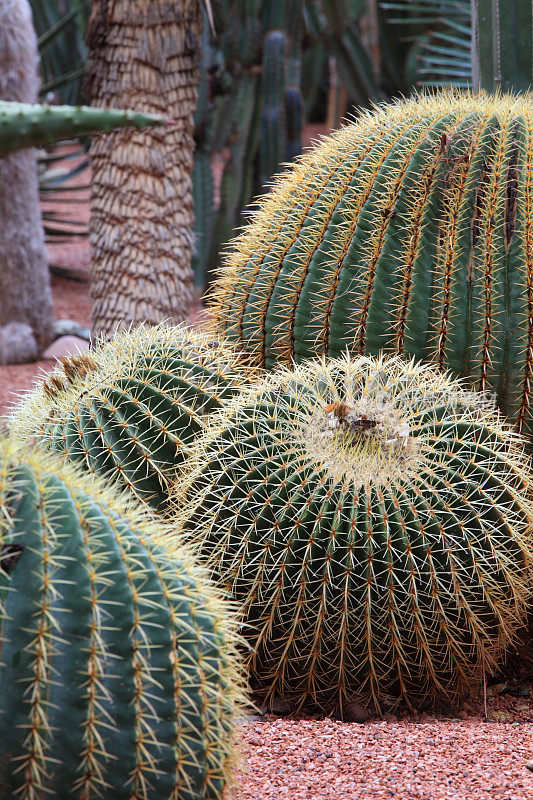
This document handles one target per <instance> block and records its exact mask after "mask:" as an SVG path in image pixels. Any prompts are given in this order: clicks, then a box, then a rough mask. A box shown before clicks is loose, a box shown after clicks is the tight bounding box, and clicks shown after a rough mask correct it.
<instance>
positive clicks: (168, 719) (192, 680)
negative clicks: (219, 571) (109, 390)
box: [0, 438, 242, 800]
mask: <svg viewBox="0 0 533 800" xmlns="http://www.w3.org/2000/svg"><path fill="white" fill-rule="evenodd" d="M170 536H171V532H170V531H168V530H166V529H165V525H164V524H162V523H158V524H157V526H154V525H153V523H152V522H150V520H149V518H148V515H147V514H143V513H142V511H141V510H140V509H139V508H138V507H136V505H134V503H133V500H130V499H126V498H125V497H124V496H121V495H120V494H117V492H116V491H113V490H111V489H109V488H108V487H106V486H105V485H104V483H103V482H102V481H101V480H100V479H97V478H96V477H94V476H86V475H83V474H82V473H81V472H79V471H77V470H76V469H75V468H74V467H73V466H72V465H69V464H68V463H65V462H64V461H63V460H60V459H59V458H58V457H56V456H51V455H50V454H46V453H43V452H37V451H28V452H22V451H20V450H19V449H18V448H17V447H14V446H13V443H12V442H10V441H9V440H8V439H5V438H4V439H2V440H1V441H0V620H1V626H2V628H1V629H2V636H1V640H0V785H1V787H2V796H3V797H6V798H7V797H10V798H14V797H17V798H20V800H44V798H47V797H61V798H62V799H63V800H79V798H82V797H83V798H89V797H91V798H92V797H108V798H113V800H130V798H134V797H135V798H138V799H139V800H175V798H177V797H179V798H183V799H184V800H199V798H206V799H207V798H210V799H211V798H221V797H222V796H223V791H224V786H225V785H226V783H227V780H228V778H229V774H230V769H231V765H232V759H233V749H234V748H233V742H232V724H233V723H232V716H233V713H234V711H235V709H236V708H237V707H238V706H239V704H240V702H241V695H242V690H241V685H242V682H241V679H240V677H239V668H238V667H237V663H238V662H237V661H236V659H235V641H236V639H235V630H236V622H235V618H234V616H233V611H232V609H231V607H228V606H227V604H226V602H225V601H224V600H223V599H222V598H221V597H220V595H219V593H217V592H216V591H215V590H214V589H213V587H212V586H211V584H210V583H209V582H208V580H207V579H206V578H205V576H204V574H203V571H202V570H201V569H199V568H198V567H197V566H196V565H195V563H194V561H193V560H192V558H191V554H190V552H189V551H188V550H187V549H186V548H184V547H183V546H181V545H180V544H179V542H177V540H176V537H175V535H174V541H173V548H172V553H170V551H169V550H166V549H165V548H164V546H163V544H162V542H163V539H165V541H169V539H170Z"/></svg>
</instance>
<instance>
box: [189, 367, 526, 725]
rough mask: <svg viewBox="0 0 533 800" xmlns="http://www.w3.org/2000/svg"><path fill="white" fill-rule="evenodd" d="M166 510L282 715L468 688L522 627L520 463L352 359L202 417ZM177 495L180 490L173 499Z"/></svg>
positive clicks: (420, 390)
mask: <svg viewBox="0 0 533 800" xmlns="http://www.w3.org/2000/svg"><path fill="white" fill-rule="evenodd" d="M195 456H196V458H195V462H194V463H195V466H194V468H193V469H192V471H191V473H190V475H189V478H188V479H187V481H186V483H185V485H184V486H183V487H178V494H177V499H178V507H179V509H180V511H179V513H180V515H181V518H182V520H183V524H184V526H185V528H187V529H189V530H190V531H191V533H193V532H196V536H197V539H198V547H199V549H200V550H201V551H202V553H203V556H204V558H205V561H206V563H207V564H208V565H209V566H210V568H212V569H213V571H214V573H215V574H216V576H217V578H218V580H220V582H221V585H222V586H224V587H225V588H227V589H228V590H229V591H231V592H233V594H234V596H235V598H236V599H237V600H238V601H239V602H240V603H241V604H242V606H243V609H244V612H245V620H246V623H247V625H246V626H245V627H244V635H245V636H246V638H247V639H248V641H249V644H250V654H249V655H248V665H249V668H250V672H251V680H252V686H253V688H254V689H255V690H256V691H257V692H258V693H259V694H260V695H261V696H263V697H264V698H266V700H267V701H269V700H272V698H273V697H274V696H275V695H281V696H282V698H283V699H284V700H285V701H286V702H287V703H288V704H289V706H290V707H291V708H293V709H298V708H300V707H302V706H303V707H311V708H313V707H318V708H320V709H322V710H325V711H327V712H329V711H330V710H332V709H334V710H337V711H338V710H339V709H340V710H341V711H342V708H343V707H345V706H346V704H348V703H350V702H352V701H356V702H363V703H368V702H373V703H374V704H375V705H376V706H378V707H379V706H380V705H381V704H382V703H383V702H387V701H392V700H398V699H403V700H405V701H406V702H408V703H410V704H412V705H417V704H418V703H420V702H422V701H424V700H426V699H428V698H430V699H443V698H446V699H448V700H449V699H454V698H456V697H458V696H461V695H462V694H464V693H465V692H466V691H468V690H471V689H472V688H475V687H476V686H477V685H478V684H479V681H480V678H481V674H482V670H483V668H486V669H487V670H488V671H490V669H491V668H492V667H494V665H495V664H496V663H497V662H498V659H499V658H500V657H501V654H502V651H503V649H504V648H505V646H506V645H507V644H508V642H509V641H510V640H511V639H512V637H513V633H514V631H516V628H517V626H518V625H519V624H520V619H521V618H523V609H524V600H525V598H526V596H527V594H528V591H529V590H528V581H529V577H528V575H529V569H530V567H529V566H528V565H530V564H531V554H532V549H531V548H532V537H531V508H530V505H529V502H528V499H527V491H528V488H527V481H526V473H525V472H524V469H523V464H525V461H524V458H523V454H521V450H520V448H519V446H518V445H517V444H516V442H515V440H514V438H513V435H512V433H511V432H510V431H509V430H507V429H506V428H505V427H504V426H503V425H502V423H501V422H500V421H499V419H498V417H497V415H496V413H495V412H494V411H493V410H492V409H491V408H489V407H488V406H487V405H486V403H485V404H483V403H482V401H481V399H480V397H479V396H478V395H476V394H470V393H467V392H466V391H463V390H461V389H459V388H458V386H457V385H456V384H454V382H451V381H449V380H448V379H447V378H445V377H442V376H439V375H438V374H437V373H435V372H433V371H432V370H430V369H428V368H426V367H416V366H413V363H411V364H405V363H402V362H401V361H400V360H399V359H393V360H389V361H388V362H385V361H377V362H376V361H374V360H372V359H369V358H367V357H365V356H360V357H358V358H356V359H354V360H352V361H349V360H338V361H332V362H331V363H329V364H326V363H324V362H323V363H320V362H316V363H313V362H311V363H310V364H308V365H306V364H304V365H301V366H300V367H299V368H298V369H296V370H295V371H294V372H289V371H283V370H282V371H281V372H280V373H279V374H276V375H274V376H272V377H271V378H270V379H268V378H267V379H265V380H264V382H262V383H261V384H259V385H258V386H257V387H255V388H253V389H251V390H249V391H248V392H247V393H245V395H244V396H242V397H241V398H240V399H238V400H236V401H234V403H233V405H232V406H230V407H229V408H228V409H227V411H226V412H224V413H221V414H219V415H218V417H217V418H215V419H214V420H213V421H212V423H211V426H210V429H209V431H208V432H207V433H206V435H205V436H204V439H203V440H202V441H201V442H200V443H199V445H198V447H197V450H196V453H195ZM180 490H181V491H180Z"/></svg>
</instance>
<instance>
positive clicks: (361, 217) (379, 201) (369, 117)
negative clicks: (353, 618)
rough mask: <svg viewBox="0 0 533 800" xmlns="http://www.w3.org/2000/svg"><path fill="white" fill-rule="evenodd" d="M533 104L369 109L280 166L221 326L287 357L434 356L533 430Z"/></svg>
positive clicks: (236, 261)
mask: <svg viewBox="0 0 533 800" xmlns="http://www.w3.org/2000/svg"><path fill="white" fill-rule="evenodd" d="M532 169H533V112H532V106H531V102H530V100H529V99H528V98H527V97H524V98H520V97H517V98H514V97H510V96H500V97H496V98H494V97H490V96H487V95H483V94H481V95H471V94H458V93H457V92H451V91H450V92H445V93H441V94H437V95H434V96H421V97H416V98H414V99H410V100H405V101H401V102H398V103H396V104H394V105H390V104H389V105H386V106H383V107H380V108H378V109H377V110H376V111H374V112H371V113H370V112H368V113H363V114H362V115H361V117H360V118H359V119H358V121H357V122H355V123H353V124H351V125H347V126H346V127H344V128H343V129H341V130H340V131H338V132H336V133H335V134H334V135H332V136H330V137H328V138H327V139H325V140H324V141H323V142H322V143H321V144H320V145H319V146H318V147H317V148H316V149H315V150H314V151H312V152H311V153H309V154H307V155H305V156H304V157H303V158H302V159H301V161H300V162H299V163H298V164H297V166H296V167H295V168H294V169H293V170H291V171H290V172H288V173H287V174H286V175H285V176H283V177H281V178H280V179H279V180H278V182H277V184H276V186H275V187H274V189H273V191H272V192H271V193H270V195H269V196H267V197H266V199H265V200H264V201H263V202H262V204H261V207H260V208H259V210H258V211H257V212H255V216H254V218H253V220H252V222H251V224H250V225H249V226H248V228H247V229H246V230H245V231H244V232H243V233H242V234H241V235H240V236H239V237H238V238H237V239H236V240H235V243H234V246H233V250H232V252H231V253H230V254H229V256H228V257H227V261H226V265H225V266H224V268H223V269H222V271H221V273H220V276H219V280H218V283H217V286H216V288H215V292H214V299H213V303H212V310H213V313H214V317H215V324H214V326H215V329H216V331H217V332H218V333H219V334H220V333H224V335H225V336H226V337H227V338H228V339H229V340H230V341H232V342H235V343H237V344H238V345H239V346H240V347H242V348H244V349H245V350H247V351H249V352H250V353H251V354H252V355H253V357H254V358H255V359H256V362H257V363H258V364H261V365H263V366H266V367H268V368H269V367H273V366H274V365H276V364H278V363H289V362H290V360H291V359H296V361H301V360H303V359H305V358H309V357H312V356H314V355H322V354H327V355H331V356H334V357H336V356H339V355H341V354H342V353H344V352H345V351H346V349H348V350H349V351H350V352H351V353H353V354H363V353H366V354H377V353H378V352H380V351H381V350H382V349H384V350H388V351H392V352H395V353H398V354H404V355H406V356H408V357H412V356H414V357H416V358H417V359H425V360H427V361H431V362H432V363H434V364H435V365H436V366H438V367H439V368H442V369H446V370H449V371H451V372H452V373H453V374H454V375H456V376H458V375H463V376H467V377H468V378H469V379H471V380H472V381H473V383H474V385H475V386H476V388H479V389H480V390H482V391H484V392H494V393H495V394H496V395H497V398H498V402H499V404H500V406H501V408H502V409H503V410H504V412H505V413H506V414H508V415H510V417H511V418H512V419H513V420H514V421H515V422H516V424H517V427H518V429H519V430H524V431H526V430H529V428H530V427H531V423H530V417H531V412H530V404H531V380H532V374H533V346H532V342H533V323H532V322H531V320H532V319H533V201H532V186H533V175H532Z"/></svg>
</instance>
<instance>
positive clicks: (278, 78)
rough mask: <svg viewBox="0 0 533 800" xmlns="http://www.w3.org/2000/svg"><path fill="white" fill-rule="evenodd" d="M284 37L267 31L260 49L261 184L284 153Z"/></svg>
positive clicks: (286, 52)
mask: <svg viewBox="0 0 533 800" xmlns="http://www.w3.org/2000/svg"><path fill="white" fill-rule="evenodd" d="M287 55H288V42H287V36H286V34H285V33H284V32H283V31H269V32H268V33H267V35H266V37H265V43H264V47H263V66H262V76H261V86H262V103H261V159H260V160H261V183H263V184H265V183H266V182H267V181H268V180H269V179H270V178H271V177H272V175H274V173H276V172H277V171H278V170H279V168H280V164H281V163H282V162H283V161H284V160H285V158H286V153H287V119H286V114H285V84H286V74H285V73H286V61H287Z"/></svg>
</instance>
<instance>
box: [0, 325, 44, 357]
mask: <svg viewBox="0 0 533 800" xmlns="http://www.w3.org/2000/svg"><path fill="white" fill-rule="evenodd" d="M38 356H39V348H38V347H37V342H36V341H35V337H34V335H33V331H32V329H31V328H30V326H29V325H26V323H24V322H8V324H7V325H4V326H3V327H1V328H0V364H27V363H29V362H31V361H36V360H37V358H38Z"/></svg>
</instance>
